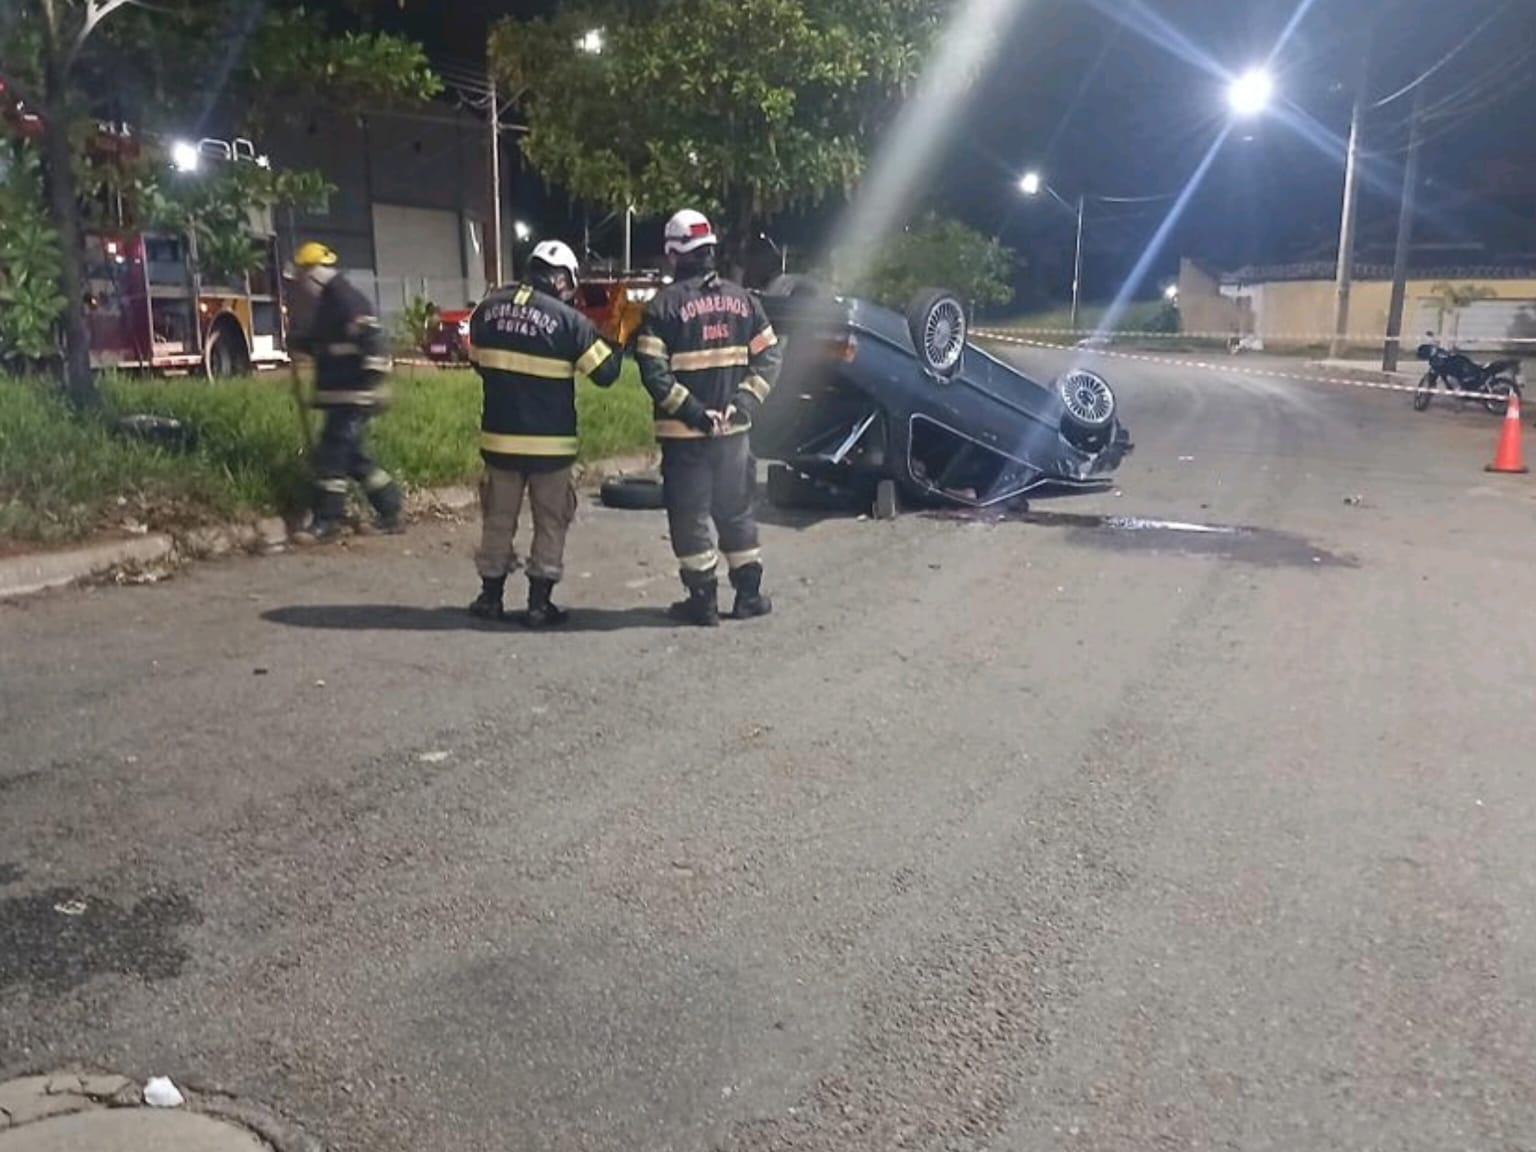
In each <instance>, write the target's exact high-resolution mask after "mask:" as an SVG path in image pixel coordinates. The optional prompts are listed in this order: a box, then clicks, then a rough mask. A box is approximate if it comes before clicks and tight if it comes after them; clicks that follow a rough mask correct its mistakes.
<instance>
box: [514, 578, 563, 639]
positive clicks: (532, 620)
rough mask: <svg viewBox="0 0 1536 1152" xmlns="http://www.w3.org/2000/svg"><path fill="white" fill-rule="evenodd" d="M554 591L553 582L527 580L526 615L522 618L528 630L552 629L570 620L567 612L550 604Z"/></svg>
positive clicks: (534, 579)
mask: <svg viewBox="0 0 1536 1152" xmlns="http://www.w3.org/2000/svg"><path fill="white" fill-rule="evenodd" d="M554 591H555V582H554V581H553V580H540V579H536V578H535V577H532V576H530V577H529V578H528V615H527V616H525V617H523V623H524V624H526V625H527V626H528V627H529V628H553V627H556V626H558V625H560V624H564V623H565V622H566V621H567V620H569V619H570V618H571V614H570V613H569V612H567V611H566V610H565V609H564V608H556V607H555V605H554V604H553V602H551V600H550V597H551V596H552V595H553V594H554Z"/></svg>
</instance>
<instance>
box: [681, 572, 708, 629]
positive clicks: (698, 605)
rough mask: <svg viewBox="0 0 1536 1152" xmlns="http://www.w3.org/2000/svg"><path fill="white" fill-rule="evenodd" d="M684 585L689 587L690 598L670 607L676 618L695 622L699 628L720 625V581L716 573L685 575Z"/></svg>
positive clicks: (690, 622)
mask: <svg viewBox="0 0 1536 1152" xmlns="http://www.w3.org/2000/svg"><path fill="white" fill-rule="evenodd" d="M683 586H684V587H685V588H687V589H688V599H686V600H679V601H678V602H677V603H676V604H674V605H672V607H671V608H670V609H669V611H670V613H671V615H672V618H673V619H674V620H681V621H682V622H683V623H684V624H693V625H695V626H696V627H699V628H718V627H719V626H720V581H718V580H716V579H715V577H714V575H713V574H711V575H709V576H692V575H691V574H690V575H689V576H685V577H684V578H683Z"/></svg>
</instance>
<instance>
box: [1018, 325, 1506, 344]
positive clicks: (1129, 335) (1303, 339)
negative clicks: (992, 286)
mask: <svg viewBox="0 0 1536 1152" xmlns="http://www.w3.org/2000/svg"><path fill="white" fill-rule="evenodd" d="M997 331H1003V332H1011V333H1013V334H1014V335H1016V336H1075V337H1077V338H1078V339H1080V340H1222V341H1226V342H1229V343H1230V342H1232V341H1243V340H1257V341H1261V342H1263V341H1268V342H1269V343H1271V344H1331V343H1333V341H1334V340H1342V341H1343V342H1344V343H1346V344H1353V345H1356V346H1362V345H1364V346H1370V347H1379V346H1380V345H1383V344H1386V343H1387V337H1386V336H1384V335H1382V334H1381V333H1373V334H1364V333H1354V334H1350V335H1345V336H1335V335H1334V334H1333V333H1332V332H1326V333H1324V332H1318V333H1306V332H1285V333H1268V334H1265V333H1259V332H1143V331H1139V330H1135V329H1116V330H1114V331H1111V332H1097V331H1094V330H1093V329H1091V328H1021V327H1016V326H1014V325H1009V326H1008V327H1006V328H1002V329H997ZM1396 342H1397V343H1398V344H1414V343H1415V342H1418V343H1423V342H1424V340H1423V338H1422V337H1416V336H1409V335H1407V334H1406V333H1405V334H1404V335H1402V336H1399V337H1397V338H1396ZM1511 344H1521V345H1524V344H1533V345H1536V336H1509V337H1506V338H1502V339H1498V340H1468V341H1465V342H1459V343H1456V344H1455V345H1454V347H1456V348H1462V349H1465V348H1470V347H1480V346H1484V345H1486V346H1488V347H1490V348H1502V347H1505V346H1508V345H1511Z"/></svg>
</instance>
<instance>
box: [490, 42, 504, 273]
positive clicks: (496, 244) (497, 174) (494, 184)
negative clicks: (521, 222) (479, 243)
mask: <svg viewBox="0 0 1536 1152" xmlns="http://www.w3.org/2000/svg"><path fill="white" fill-rule="evenodd" d="M490 87H491V102H490V117H489V120H488V123H489V125H490V129H491V227H490V235H489V236H488V237H487V240H488V245H487V246H488V247H489V248H490V255H491V260H490V281H491V287H492V288H498V287H500V286H501V284H502V283H503V280H502V278H501V101H500V99H499V98H498V97H497V95H496V70H495V69H494V68H492V69H491V70H490Z"/></svg>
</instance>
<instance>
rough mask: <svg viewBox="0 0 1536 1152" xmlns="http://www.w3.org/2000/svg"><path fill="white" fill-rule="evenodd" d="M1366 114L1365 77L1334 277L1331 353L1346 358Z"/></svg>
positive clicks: (1352, 127) (1348, 160)
mask: <svg viewBox="0 0 1536 1152" xmlns="http://www.w3.org/2000/svg"><path fill="white" fill-rule="evenodd" d="M1364 115H1365V77H1364V76H1362V77H1361V78H1360V87H1359V88H1358V89H1357V90H1356V91H1355V108H1354V112H1353V113H1351V115H1350V118H1349V149H1348V151H1347V152H1346V154H1345V157H1344V211H1343V218H1342V219H1341V220H1340V221H1339V264H1338V271H1337V273H1336V274H1335V277H1334V305H1333V341H1332V343H1331V344H1330V346H1329V350H1328V354H1329V355H1330V356H1332V357H1333V358H1334V359H1335V360H1337V359H1338V358H1339V357H1341V356H1343V355H1344V347H1345V344H1346V341H1345V336H1347V335H1348V333H1349V290H1350V285H1351V283H1352V281H1353V280H1354V275H1355V202H1356V200H1357V199H1358V190H1357V186H1356V185H1357V181H1356V172H1355V169H1356V165H1357V163H1358V161H1359V157H1360V121H1361V119H1362V118H1363V117H1364Z"/></svg>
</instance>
